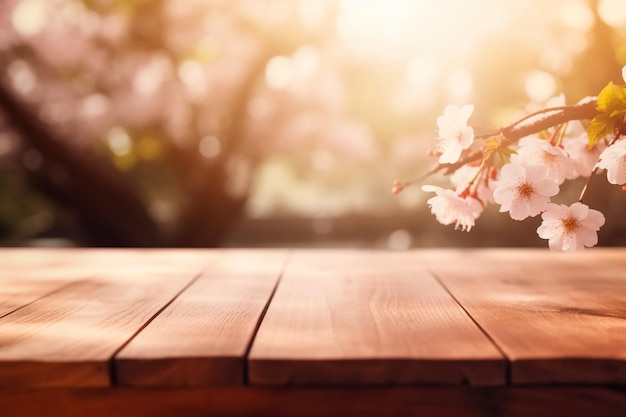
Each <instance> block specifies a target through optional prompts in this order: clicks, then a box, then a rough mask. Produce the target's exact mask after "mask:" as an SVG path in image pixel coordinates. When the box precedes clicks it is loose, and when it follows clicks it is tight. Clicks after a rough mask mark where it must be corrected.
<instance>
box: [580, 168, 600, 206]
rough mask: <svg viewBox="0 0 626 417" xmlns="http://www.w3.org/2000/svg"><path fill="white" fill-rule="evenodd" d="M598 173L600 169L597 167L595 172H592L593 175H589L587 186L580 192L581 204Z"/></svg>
mask: <svg viewBox="0 0 626 417" xmlns="http://www.w3.org/2000/svg"><path fill="white" fill-rule="evenodd" d="M597 173H598V167H595V168H594V169H593V171H591V174H589V178H587V182H586V183H585V186H584V187H583V189H582V191H581V192H580V197H578V202H579V203H582V202H583V199H584V198H585V195H586V194H587V190H588V189H589V185H590V184H591V180H592V179H593V177H595V176H596V174H597Z"/></svg>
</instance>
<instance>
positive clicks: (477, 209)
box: [422, 185, 483, 232]
mask: <svg viewBox="0 0 626 417" xmlns="http://www.w3.org/2000/svg"><path fill="white" fill-rule="evenodd" d="M422 190H424V191H426V192H434V193H436V194H437V195H435V196H434V197H431V198H430V199H429V200H428V201H427V203H428V205H429V206H430V210H431V212H432V213H433V214H434V215H435V218H436V219H437V221H438V222H439V223H441V224H444V225H449V224H452V223H454V228H455V229H457V230H458V229H461V230H464V231H467V232H469V231H470V230H471V228H472V227H473V226H474V220H476V219H477V218H478V216H480V213H481V212H482V210H483V207H482V205H481V204H480V203H479V202H478V200H476V199H474V198H472V197H466V198H461V197H459V195H458V194H456V193H455V192H454V191H452V190H447V189H445V188H441V187H437V186H434V185H424V186H422Z"/></svg>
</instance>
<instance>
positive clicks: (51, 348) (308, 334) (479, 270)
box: [0, 249, 626, 417]
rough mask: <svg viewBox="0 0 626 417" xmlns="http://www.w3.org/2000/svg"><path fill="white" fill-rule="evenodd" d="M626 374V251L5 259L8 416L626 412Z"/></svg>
mask: <svg viewBox="0 0 626 417" xmlns="http://www.w3.org/2000/svg"><path fill="white" fill-rule="evenodd" d="M285 265H286V266H285ZM281 271H284V273H283V274H282V277H280V278H279V276H280V275H281ZM276 283H277V284H276ZM275 286H276V287H275ZM274 288H276V292H275V293H274V294H273V295H272V291H273V290H274ZM268 300H269V306H268V307H267V312H264V308H265V307H266V305H267V304H268ZM264 314H265V315H264ZM259 322H260V327H259V328H257V325H258V323H259ZM251 342H252V348H251V352H249V354H248V348H249V347H250V344H251ZM246 359H247V361H246ZM625 364H626V249H595V250H590V251H587V252H585V253H583V254H575V255H560V254H553V253H550V252H549V251H547V250H520V249H512V250H461V249H458V250H417V251H408V252H398V253H396V252H380V251H362V250H352V251H346V250H339V251H308V250H293V251H284V250H180V249H178V250H113V249H97V250H92V249H63V250H52V251H51V250H47V249H37V250H25V249H10V250H6V249H1V250H0V416H2V417H4V416H7V417H13V416H15V417H20V416H64V417H72V416H84V415H89V416H105V415H106V416H110V415H115V416H131V415H132V416H134V417H137V416H170V415H180V416H206V415H212V416H247V415H255V416H279V417H280V416H314V415H330V416H346V415H361V416H363V415H365V416H368V415H371V416H399V415H402V416H405V415H408V416H411V415H415V416H418V415H419V416H422V415H436V416H506V417H510V416H514V417H515V416H538V415H546V416H567V417H572V416H594V417H595V416H625V415H626V365H625ZM246 372H247V373H246ZM246 377H247V378H246ZM507 377H508V378H507ZM242 382H243V385H241V384H242ZM465 383H467V384H469V385H499V386H493V387H474V386H471V387H462V386H460V385H459V384H465ZM111 384H113V385H116V384H117V385H126V386H111ZM213 384H217V385H220V386H215V385H213ZM346 384H348V385H346ZM433 384H438V385H442V386H441V387H433ZM129 385H130V387H128V386H129ZM208 385H211V386H208ZM224 385H230V386H224ZM268 385H270V386H268ZM444 385H445V386H444ZM563 385H566V386H563ZM91 387H93V388H91Z"/></svg>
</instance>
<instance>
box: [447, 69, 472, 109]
mask: <svg viewBox="0 0 626 417" xmlns="http://www.w3.org/2000/svg"><path fill="white" fill-rule="evenodd" d="M473 90H474V81H473V79H472V74H470V72H469V71H468V70H466V69H459V70H456V71H455V72H453V73H452V74H451V75H450V78H449V79H448V91H449V94H450V99H451V100H452V102H454V103H457V104H464V103H467V102H469V101H470V99H471V97H472V92H473Z"/></svg>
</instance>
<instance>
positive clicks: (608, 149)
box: [393, 67, 626, 251]
mask: <svg viewBox="0 0 626 417" xmlns="http://www.w3.org/2000/svg"><path fill="white" fill-rule="evenodd" d="M622 75H623V78H624V83H626V67H624V68H623V70H622ZM473 111H474V106H472V105H465V106H453V105H450V106H447V107H446V108H445V110H444V113H443V115H441V116H439V118H438V119H437V126H438V136H439V137H438V143H437V148H436V150H435V151H432V152H431V153H432V154H433V155H434V156H436V157H437V158H438V164H437V165H436V167H435V168H434V169H433V170H432V171H431V172H430V173H429V174H432V173H435V172H442V173H444V174H450V181H451V183H452V189H445V188H441V187H437V186H434V185H424V186H423V187H422V189H423V190H424V191H426V192H434V193H435V195H434V196H433V197H431V198H430V199H429V200H428V201H427V203H428V205H429V206H430V209H431V211H432V213H433V214H434V215H435V217H436V219H437V220H438V221H439V222H440V223H442V224H444V225H450V224H454V226H455V228H456V229H461V230H464V231H469V230H470V229H471V228H472V227H473V226H474V224H475V221H476V219H477V218H478V217H479V216H480V214H481V213H482V211H483V210H484V208H485V207H486V206H487V205H488V204H490V203H492V204H497V205H499V207H500V212H506V213H508V214H509V215H510V216H511V218H512V219H514V220H524V219H526V218H529V217H535V216H541V219H542V223H541V225H540V226H539V228H538V229H537V234H538V236H539V237H540V238H542V239H546V240H548V245H549V247H550V249H552V250H557V251H577V250H582V249H584V248H585V247H591V246H594V245H596V244H597V243H598V235H597V233H598V230H600V227H601V226H602V225H603V224H604V222H605V219H604V215H603V214H602V213H601V212H600V211H598V210H594V209H591V208H589V206H587V205H586V204H585V203H584V202H583V199H584V197H585V194H586V191H587V187H588V185H589V183H590V180H591V178H593V176H595V175H596V174H597V173H598V172H599V170H605V171H606V175H607V179H608V181H609V182H610V183H612V184H617V185H622V186H623V185H624V184H626V86H624V85H615V84H613V83H609V84H608V85H607V86H606V87H605V88H604V89H603V90H602V91H601V92H600V94H599V95H598V96H597V97H593V98H588V99H585V100H582V101H581V102H579V103H577V104H576V105H572V106H566V105H565V99H564V97H562V96H561V97H557V98H555V99H553V100H552V103H550V105H549V106H548V107H547V108H545V109H543V110H540V111H538V112H535V113H532V114H529V115H527V116H525V117H523V118H521V119H520V120H518V121H516V122H515V123H512V124H510V125H508V126H505V127H503V128H499V129H494V130H493V131H489V132H486V133H480V134H477V132H475V130H474V128H473V127H472V126H470V125H468V122H469V119H470V117H471V115H472V113H473ZM579 177H586V178H588V180H587V183H586V185H585V187H584V188H583V190H582V192H581V195H580V198H579V199H578V201H576V202H574V203H573V204H571V205H569V206H567V205H560V204H555V203H553V202H552V201H551V199H552V197H554V196H556V195H557V194H558V193H559V191H560V188H561V186H562V184H563V183H564V182H565V181H566V180H571V179H575V178H579ZM407 185H409V183H401V182H399V181H396V183H395V184H394V189H393V192H394V193H397V192H400V191H401V190H402V189H403V188H404V187H405V186H407ZM623 188H625V189H626V186H624V187H623Z"/></svg>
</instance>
